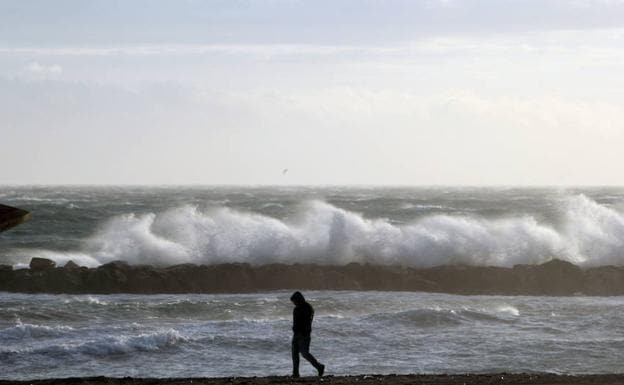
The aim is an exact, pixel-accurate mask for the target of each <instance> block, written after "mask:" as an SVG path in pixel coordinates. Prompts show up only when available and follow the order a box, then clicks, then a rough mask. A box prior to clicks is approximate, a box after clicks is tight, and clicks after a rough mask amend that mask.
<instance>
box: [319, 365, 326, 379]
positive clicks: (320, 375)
mask: <svg viewBox="0 0 624 385" xmlns="http://www.w3.org/2000/svg"><path fill="white" fill-rule="evenodd" d="M318 372H319V377H323V373H325V365H323V364H321V366H319V368H318Z"/></svg>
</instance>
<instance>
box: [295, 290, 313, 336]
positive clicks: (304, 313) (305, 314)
mask: <svg viewBox="0 0 624 385" xmlns="http://www.w3.org/2000/svg"><path fill="white" fill-rule="evenodd" d="M291 300H292V301H293V302H294V303H295V309H294V310H293V327H292V330H293V332H294V333H295V334H302V335H310V333H311V332H312V319H313V318H314V309H313V308H312V305H310V304H309V303H307V302H306V300H305V298H303V295H302V294H301V293H299V292H295V294H293V296H292V297H291Z"/></svg>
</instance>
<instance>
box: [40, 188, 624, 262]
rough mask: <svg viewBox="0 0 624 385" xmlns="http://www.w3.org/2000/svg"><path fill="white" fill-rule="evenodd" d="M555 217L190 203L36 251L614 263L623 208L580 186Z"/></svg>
mask: <svg viewBox="0 0 624 385" xmlns="http://www.w3.org/2000/svg"><path fill="white" fill-rule="evenodd" d="M559 206H560V207H558V218H557V219H558V220H557V223H554V224H553V223H542V222H540V221H538V220H537V219H536V218H534V217H532V216H516V217H513V216H511V217H507V218H499V219H491V218H484V217H480V216H476V215H470V216H469V215H431V216H426V217H421V218H418V219H415V220H414V221H412V222H409V223H406V224H403V225H397V224H393V223H391V222H390V221H388V220H386V219H368V218H365V217H363V216H362V215H360V214H358V213H356V212H352V211H347V210H344V209H341V208H338V207H335V206H332V205H331V204H328V203H325V202H322V201H309V202H305V203H303V204H302V205H301V207H300V209H299V210H298V213H297V215H294V216H292V217H291V218H289V219H288V220H279V219H275V218H273V217H269V216H265V215H260V214H256V213H250V212H243V211H237V210H234V209H230V208H224V207H222V208H215V209H209V210H200V209H198V208H197V207H193V206H183V207H180V208H176V209H172V210H168V211H164V212H161V213H149V214H141V215H137V214H126V215H121V216H116V217H113V218H112V219H110V220H109V221H108V222H106V223H105V224H104V225H103V226H101V228H100V229H99V230H98V231H97V232H96V233H95V234H94V235H93V236H92V237H90V238H89V239H88V240H86V241H85V248H84V250H81V251H79V252H76V253H73V254H67V253H64V254H59V255H54V253H53V252H45V253H44V254H45V256H46V257H48V258H51V259H55V260H57V261H61V262H62V261H66V260H67V259H68V258H70V257H71V256H74V257H77V259H78V261H84V262H85V263H86V264H87V265H94V264H100V263H106V262H109V261H113V260H125V261H128V262H129V263H134V264H153V265H161V266H163V265H173V264H178V263H189V262H190V263H197V264H217V263H229V262H247V263H250V264H253V265H262V264H269V263H287V264H292V263H318V264H347V263H350V262H359V263H371V264H383V265H395V264H400V265H405V266H415V267H430V266H437V265H444V264H468V265H494V266H512V265H514V264H535V263H542V262H545V261H547V260H549V259H551V258H553V257H556V258H560V259H563V260H568V261H570V262H572V263H575V264H579V265H582V266H595V265H605V264H622V262H624V214H622V213H621V212H619V211H617V210H616V209H614V208H611V207H607V206H603V205H600V204H598V203H596V202H595V201H593V200H591V199H589V198H587V197H586V196H584V195H577V196H571V197H567V198H565V199H562V200H561V201H560V203H559Z"/></svg>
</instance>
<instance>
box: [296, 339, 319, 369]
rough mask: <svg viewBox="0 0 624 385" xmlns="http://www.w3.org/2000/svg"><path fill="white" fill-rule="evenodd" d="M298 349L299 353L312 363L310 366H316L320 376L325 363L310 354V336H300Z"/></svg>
mask: <svg viewBox="0 0 624 385" xmlns="http://www.w3.org/2000/svg"><path fill="white" fill-rule="evenodd" d="M299 351H300V352H301V355H302V356H303V358H305V359H306V360H308V361H309V362H310V363H311V364H312V366H314V367H315V368H316V370H317V371H318V373H319V376H322V375H323V373H324V372H325V365H323V364H321V363H320V362H318V361H317V360H316V358H314V356H313V355H312V354H310V336H302V337H301V344H300V345H299Z"/></svg>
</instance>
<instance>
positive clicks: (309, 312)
mask: <svg viewBox="0 0 624 385" xmlns="http://www.w3.org/2000/svg"><path fill="white" fill-rule="evenodd" d="M290 300H291V301H292V303H294V304H295V309H294V310H293V327H292V330H293V339H292V361H293V375H292V376H293V377H295V378H297V377H299V353H301V355H302V356H303V358H305V359H306V360H308V361H310V363H311V364H312V366H314V367H315V368H316V370H317V371H318V375H319V377H320V376H322V375H323V373H324V372H325V365H323V364H321V363H320V362H318V361H317V360H316V358H314V356H313V355H312V354H310V333H311V332H312V319H313V318H314V309H313V308H312V305H310V304H309V303H307V302H306V300H305V298H303V294H301V293H300V292H298V291H296V292H295V293H294V294H293V295H292V296H291V297H290Z"/></svg>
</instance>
